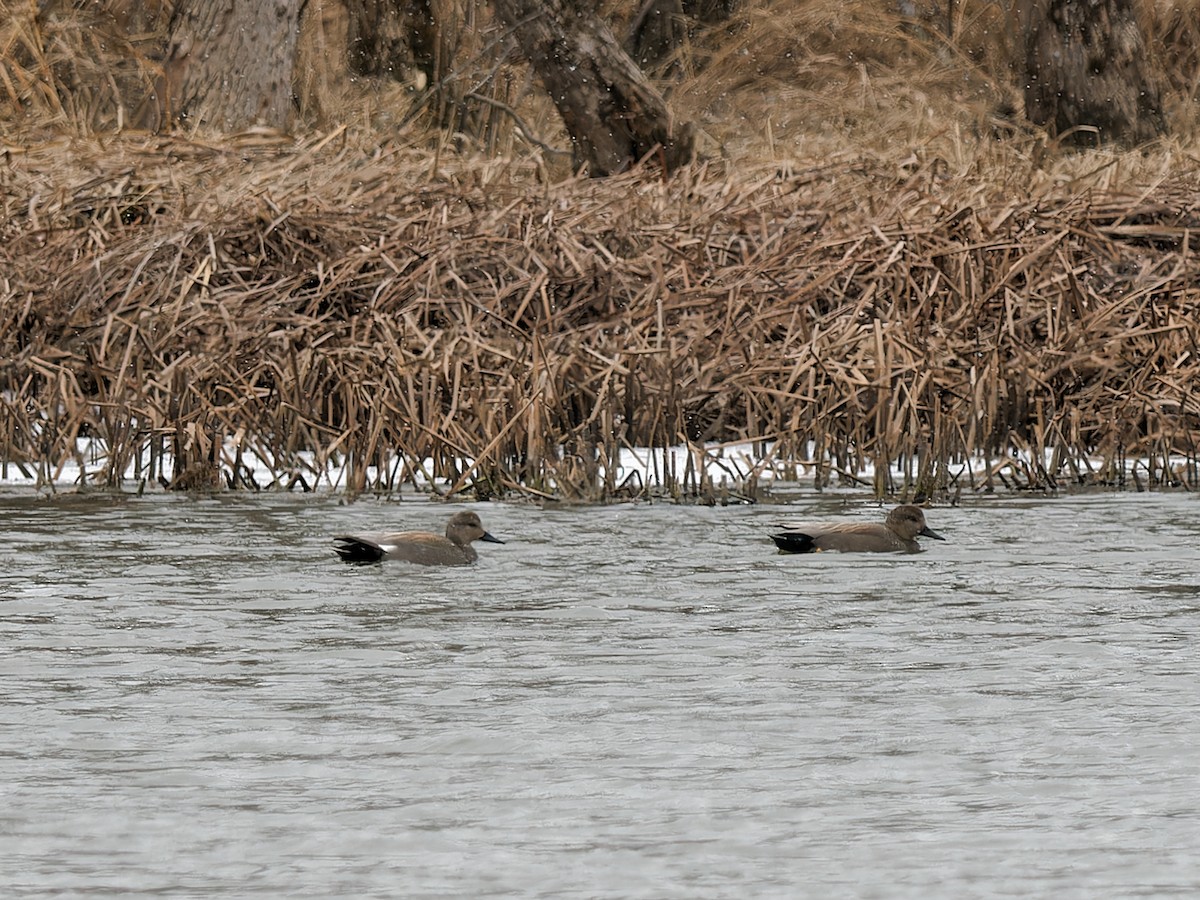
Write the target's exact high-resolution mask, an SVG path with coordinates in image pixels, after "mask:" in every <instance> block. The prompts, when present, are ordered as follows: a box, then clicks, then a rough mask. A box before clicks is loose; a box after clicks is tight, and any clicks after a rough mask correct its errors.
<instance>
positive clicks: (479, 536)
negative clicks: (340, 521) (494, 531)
mask: <svg viewBox="0 0 1200 900" xmlns="http://www.w3.org/2000/svg"><path fill="white" fill-rule="evenodd" d="M333 540H334V546H333V551H334V552H335V553H336V554H337V555H338V556H340V557H341V558H342V559H343V560H345V561H346V562H364V563H365V562H382V561H383V560H389V559H398V560H403V561H404V562H410V563H417V564H418V565H422V566H467V565H470V564H471V563H473V562H475V560H476V559H478V558H479V554H478V553H476V552H475V548H474V547H472V546H471V542H472V541H487V542H489V543H492V544H503V543H504V541H502V540H500V539H499V538H497V537H493V536H492V535H490V534H488V532H487V531H486V530H485V529H484V527H483V523H482V522H480V521H479V516H478V515H477V514H476V513H473V512H460V513H455V514H454V515H453V516H451V517H450V521H449V522H448V523H447V524H446V533H445V535H441V534H433V533H432V532H429V531H393V532H377V533H369V534H339V535H337V536H336V537H334V539H333Z"/></svg>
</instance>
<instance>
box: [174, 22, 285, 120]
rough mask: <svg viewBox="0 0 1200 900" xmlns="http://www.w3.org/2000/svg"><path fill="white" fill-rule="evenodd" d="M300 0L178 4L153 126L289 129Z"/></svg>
mask: <svg viewBox="0 0 1200 900" xmlns="http://www.w3.org/2000/svg"><path fill="white" fill-rule="evenodd" d="M302 5H303V0H261V2H260V0H179V3H178V4H177V5H176V7H175V12H174V14H173V15H172V17H171V27H170V40H169V49H168V53H167V60H166V62H165V63H164V65H163V75H162V77H161V78H160V79H159V83H158V85H157V88H156V91H155V96H154V97H153V102H152V107H153V112H154V119H155V120H156V121H155V122H154V123H151V124H152V125H154V126H156V127H158V128H161V127H164V126H166V125H168V124H170V123H172V122H176V121H184V122H187V123H189V124H200V125H203V126H206V127H208V128H212V129H216V130H220V131H226V132H229V131H239V130H241V129H244V128H247V127H249V126H252V125H266V126H269V127H272V128H278V129H280V130H287V128H288V126H289V125H290V124H291V117H292V109H293V95H292V73H293V70H294V68H295V63H296V38H297V35H298V34H299V31H300V7H301V6H302Z"/></svg>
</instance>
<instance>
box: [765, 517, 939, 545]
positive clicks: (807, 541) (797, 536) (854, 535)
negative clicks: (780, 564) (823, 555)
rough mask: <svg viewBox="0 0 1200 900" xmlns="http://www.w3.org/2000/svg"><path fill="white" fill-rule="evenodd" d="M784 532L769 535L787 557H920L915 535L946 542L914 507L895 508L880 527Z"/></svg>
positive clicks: (845, 524) (802, 527)
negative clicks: (835, 553) (827, 554)
mask: <svg viewBox="0 0 1200 900" xmlns="http://www.w3.org/2000/svg"><path fill="white" fill-rule="evenodd" d="M781 527H783V528H785V529H787V530H786V531H783V532H780V533H779V534H773V535H771V540H773V541H774V542H775V545H776V546H777V547H778V548H779V549H780V550H784V551H786V552H788V553H819V552H820V551H822V550H837V551H840V552H842V553H919V552H920V551H921V547H920V545H919V544H918V543H917V535H924V536H925V537H928V538H933V539H934V540H935V541H944V540H945V538H944V537H942V536H941V535H940V534H938V533H937V532H936V531H934V530H933V529H932V528H930V527H929V526H928V525H926V524H925V513H923V512H921V510H920V508H919V507H916V506H897V507H896V508H895V509H893V510H892V511H891V512H889V513H888V515H887V519H886V520H884V522H883V524H882V525H880V524H878V523H875V522H838V523H833V524H829V523H826V524H812V525H783V526H781Z"/></svg>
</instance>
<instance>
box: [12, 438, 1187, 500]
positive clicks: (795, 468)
mask: <svg viewBox="0 0 1200 900" xmlns="http://www.w3.org/2000/svg"><path fill="white" fill-rule="evenodd" d="M811 450H812V448H811V447H810V448H809V453H810V458H809V459H804V460H782V459H779V458H776V457H775V456H774V451H775V447H774V445H773V444H771V443H769V442H754V443H738V444H706V445H703V446H701V445H688V446H682V445H681V446H676V447H668V448H665V449H663V448H641V449H636V450H623V451H621V453H620V456H619V458H618V462H617V466H616V468H615V470H614V472H613V473H612V475H613V477H612V484H613V485H614V486H615V487H617V488H618V489H620V488H625V489H626V490H627V492H628V493H629V494H630V495H637V494H639V493H641V492H642V490H643V489H644V488H650V489H652V490H653V489H659V488H663V487H664V486H665V485H673V486H676V487H679V488H682V489H685V490H686V489H689V488H691V487H694V486H696V485H697V484H698V483H700V479H698V478H697V472H699V471H700V468H701V467H702V468H703V471H704V472H705V481H706V482H707V485H710V486H711V487H713V488H715V489H718V490H720V489H725V490H728V491H729V492H732V493H733V494H734V495H736V494H737V493H738V492H740V491H742V490H743V489H744V488H746V487H747V486H767V485H778V486H783V485H796V486H804V485H813V484H814V481H815V479H816V477H817V474H818V471H819V470H820V471H821V472H822V473H823V477H822V481H823V482H824V483H826V484H831V485H833V486H836V487H848V488H854V487H857V488H859V489H872V488H873V486H874V482H875V469H874V467H873V466H872V465H870V463H865V464H863V465H861V466H857V467H854V468H853V469H845V468H841V467H839V466H838V465H837V464H835V463H830V462H824V463H821V464H818V463H816V462H814V461H813V460H812V459H811ZM107 462H108V459H107V452H106V449H105V447H104V446H103V443H102V442H100V441H96V440H90V439H81V440H79V441H77V446H76V454H75V458H74V459H73V460H71V461H69V462H66V463H64V464H62V465H58V466H50V465H49V464H45V463H43V464H36V463H16V462H12V461H4V460H0V486H10V487H30V488H37V489H43V490H51V491H54V490H70V489H73V488H79V487H89V486H90V487H113V486H112V485H107V484H105V481H106V464H107ZM155 462H156V465H157V468H156V469H155V470H154V472H152V471H151V457H150V453H149V448H146V449H145V450H143V452H142V455H141V458H139V459H137V460H135V461H133V462H131V463H130V464H129V465H128V466H127V467H126V468H125V471H124V472H123V473H122V476H121V478H122V481H121V484H120V485H119V486H117V487H119V488H121V489H123V490H159V489H161V488H162V485H161V484H160V482H159V479H158V477H157V473H158V472H162V473H165V474H166V476H167V477H170V475H171V473H172V472H173V471H174V463H173V460H172V459H171V457H170V455H169V454H166V453H159V454H158V456H157V459H156V461H155ZM473 462H474V461H473V460H470V459H464V460H462V461H461V462H460V464H459V471H460V472H464V471H466V470H467V469H468V468H470V467H471V466H472V465H473ZM1167 462H1168V465H1169V466H1170V467H1171V469H1172V470H1174V471H1176V472H1177V473H1180V474H1185V473H1186V472H1187V466H1188V461H1187V460H1185V459H1182V458H1179V459H1171V460H1168V461H1167ZM295 463H296V465H294V466H273V465H271V464H270V462H269V461H267V460H264V459H261V458H260V457H258V456H257V455H255V454H253V453H251V452H248V451H246V450H244V449H243V450H242V451H241V452H240V454H239V452H238V448H237V446H236V444H235V442H234V441H232V440H229V441H227V442H226V445H225V447H224V448H223V452H222V456H221V466H220V468H221V485H222V486H224V485H226V484H227V483H228V479H229V476H230V475H231V474H234V475H235V480H236V483H237V486H238V487H239V488H240V489H250V490H253V489H255V488H257V489H260V490H276V491H281V490H284V491H286V490H292V491H301V490H305V489H308V490H317V491H334V492H336V491H339V490H344V489H345V488H346V485H347V482H348V478H349V474H350V473H349V471H348V469H347V465H346V463H345V459H344V457H339V461H338V463H337V464H330V465H326V466H324V467H323V468H320V469H319V470H318V466H317V464H316V461H315V457H314V455H313V454H310V453H300V454H297V458H296V460H295ZM1053 465H1054V463H1053V460H1052V459H1051V454H1050V453H1047V457H1046V459H1045V460H1043V461H1042V463H1041V466H1040V468H1043V469H1044V470H1046V471H1050V467H1051V466H1053ZM1076 465H1077V466H1078V467H1079V468H1078V469H1076V468H1073V467H1072V466H1069V465H1063V466H1061V467H1060V468H1059V469H1058V471H1057V472H1053V473H1052V474H1053V475H1054V476H1055V477H1056V478H1057V479H1059V480H1060V481H1063V482H1064V483H1073V482H1075V481H1076V480H1077V476H1078V475H1082V476H1084V477H1085V478H1094V477H1096V476H1098V475H1099V473H1100V472H1101V470H1102V469H1103V468H1104V462H1103V461H1102V460H1100V459H1089V460H1084V461H1077V462H1076ZM1126 466H1127V467H1128V468H1127V470H1126V472H1124V473H1122V474H1123V475H1124V476H1125V477H1127V478H1130V479H1131V480H1136V479H1137V477H1138V474H1139V473H1140V477H1141V478H1143V479H1147V480H1148V476H1149V473H1150V470H1151V469H1150V462H1149V461H1148V460H1144V459H1143V460H1136V461H1135V460H1126ZM432 467H433V463H432V460H425V461H424V463H423V465H421V466H413V467H409V466H407V465H406V464H405V462H404V461H403V460H401V459H400V458H395V459H394V460H392V461H391V462H390V463H389V465H388V466H387V468H386V470H385V471H383V472H380V470H379V469H378V468H377V467H376V466H368V467H367V472H366V490H368V491H374V490H376V489H380V490H389V488H388V487H387V486H388V485H391V486H392V487H391V488H390V490H393V491H396V490H401V489H404V490H414V489H415V490H422V491H424V490H430V489H431V488H432V490H434V491H438V490H446V489H448V488H450V487H451V484H452V482H451V481H450V480H447V479H438V480H437V482H436V484H434V483H433V482H432V481H431V479H430V476H429V472H430V471H432ZM1038 468H1039V466H1037V465H1036V464H1034V463H1033V462H1032V461H1031V460H1030V459H1028V458H1023V457H1020V456H1012V457H1003V458H998V459H992V460H990V461H985V460H982V459H978V460H974V461H972V463H971V464H970V466H967V465H966V464H961V463H960V464H955V465H952V466H951V467H950V471H951V473H959V477H960V479H961V482H962V487H963V489H964V490H970V489H972V485H975V486H980V485H982V483H983V482H984V480H985V478H986V476H987V474H988V472H989V470H990V471H991V472H992V474H993V475H995V474H996V473H998V472H1001V471H1004V470H1008V471H1010V472H1012V473H1016V474H1017V476H1018V478H1019V477H1020V475H1021V473H1025V474H1027V475H1028V476H1029V478H1030V480H1036V476H1035V474H1034V473H1035V472H1036V471H1037V469H1038ZM1154 469H1155V470H1156V471H1161V469H1162V462H1161V461H1156V463H1155V464H1154ZM917 470H918V466H917V461H916V460H913V461H911V462H910V463H909V464H908V465H906V466H905V465H897V466H895V467H893V468H892V469H891V470H890V471H889V473H888V475H889V476H890V479H889V480H890V482H891V483H892V484H893V485H903V484H905V483H906V482H907V483H912V481H913V480H914V478H915V476H916V474H917ZM594 471H595V472H596V474H597V478H598V480H600V481H602V480H603V479H604V477H605V475H606V469H605V466H604V464H603V462H602V461H601V462H597V463H595V464H594ZM1110 477H1111V476H1110ZM1188 480H1194V473H1193V474H1192V476H1191V477H1189V478H1188ZM466 483H467V485H468V486H469V484H470V479H466ZM1003 486H1004V485H1003V484H1000V483H998V484H997V485H996V487H997V488H998V489H1002V488H1003ZM597 487H599V485H597ZM550 489H553V485H551V486H550ZM533 493H537V492H536V491H533Z"/></svg>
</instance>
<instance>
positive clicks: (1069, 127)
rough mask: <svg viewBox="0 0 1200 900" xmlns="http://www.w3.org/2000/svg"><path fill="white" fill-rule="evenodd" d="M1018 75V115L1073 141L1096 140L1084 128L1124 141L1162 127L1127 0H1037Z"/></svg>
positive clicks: (1163, 122) (1143, 137) (1150, 135)
mask: <svg viewBox="0 0 1200 900" xmlns="http://www.w3.org/2000/svg"><path fill="white" fill-rule="evenodd" d="M1025 78H1026V82H1025V115H1026V116H1027V117H1028V118H1029V120H1030V121H1032V122H1035V123H1037V124H1039V125H1043V126H1045V127H1047V128H1048V129H1049V130H1050V131H1051V132H1052V133H1054V134H1068V133H1069V134H1070V136H1071V138H1072V139H1073V140H1074V141H1075V142H1077V143H1089V142H1092V143H1094V142H1095V141H1096V140H1097V136H1096V134H1095V133H1094V132H1092V131H1091V128H1095V129H1097V130H1098V132H1099V140H1101V141H1119V142H1126V143H1137V142H1139V141H1145V140H1149V139H1151V138H1154V137H1156V136H1158V135H1160V134H1162V133H1163V132H1164V131H1166V127H1167V126H1166V118H1165V117H1164V115H1163V110H1162V103H1161V100H1160V96H1159V88H1158V86H1157V85H1156V84H1155V83H1154V80H1153V78H1152V76H1151V70H1150V66H1149V65H1148V63H1147V59H1146V42H1145V39H1144V38H1143V36H1142V31H1141V28H1140V27H1139V26H1138V23H1137V20H1136V18H1135V17H1134V14H1133V9H1132V7H1131V3H1130V0H1042V2H1041V3H1040V4H1039V5H1038V6H1036V7H1035V8H1034V9H1033V10H1032V11H1031V17H1030V21H1029V29H1028V31H1027V33H1026V42H1025ZM1087 126H1091V127H1090V128H1089V127H1087ZM1081 127H1083V128H1082V130H1081Z"/></svg>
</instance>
